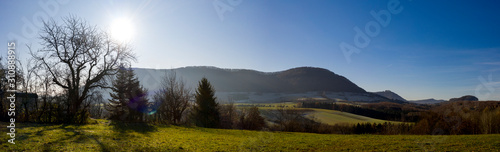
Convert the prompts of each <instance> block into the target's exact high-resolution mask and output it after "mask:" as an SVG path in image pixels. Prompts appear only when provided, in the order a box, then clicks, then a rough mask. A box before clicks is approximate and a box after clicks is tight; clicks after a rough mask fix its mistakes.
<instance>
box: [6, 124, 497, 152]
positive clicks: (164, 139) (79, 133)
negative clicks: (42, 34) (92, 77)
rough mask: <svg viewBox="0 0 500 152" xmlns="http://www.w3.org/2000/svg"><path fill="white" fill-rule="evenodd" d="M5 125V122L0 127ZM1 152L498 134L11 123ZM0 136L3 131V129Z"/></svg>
mask: <svg viewBox="0 0 500 152" xmlns="http://www.w3.org/2000/svg"><path fill="white" fill-rule="evenodd" d="M0 124H1V125H2V126H7V124H6V123H0ZM16 125H17V126H18V127H17V128H16V129H17V131H18V132H17V134H16V144H15V145H12V144H10V143H7V142H6V141H7V138H8V137H7V136H6V135H5V134H4V135H3V136H1V137H0V140H1V142H0V151H396V150H397V151H445V150H446V151H457V150H460V151H494V150H498V149H500V135H498V134H494V135H456V136H428V135H330V134H311V133H289V132H265V131H247V130H224V129H206V128H197V127H179V126H163V125H145V124H121V123H118V124H116V123H110V122H109V121H106V120H98V121H96V124H89V125H81V126H78V125H40V124H22V123H18V124H16ZM0 130H1V132H2V133H5V132H6V131H7V129H6V128H5V127H2V128H1V129H0Z"/></svg>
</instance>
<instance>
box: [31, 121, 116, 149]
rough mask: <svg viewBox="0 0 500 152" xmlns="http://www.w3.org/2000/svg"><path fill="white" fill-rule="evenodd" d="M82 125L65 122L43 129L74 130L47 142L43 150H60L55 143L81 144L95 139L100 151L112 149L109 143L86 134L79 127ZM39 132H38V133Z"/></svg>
mask: <svg viewBox="0 0 500 152" xmlns="http://www.w3.org/2000/svg"><path fill="white" fill-rule="evenodd" d="M80 126H81V125H68V124H63V125H61V126H60V127H58V128H50V129H48V130H42V132H43V131H50V130H55V129H62V130H64V131H65V132H72V133H73V134H72V135H66V136H63V137H61V138H59V139H57V140H55V141H52V142H48V143H45V144H44V145H43V151H56V150H58V149H57V147H54V144H60V143H64V142H69V143H71V144H79V143H87V142H89V141H92V140H94V141H95V142H96V143H97V144H98V145H99V147H100V149H101V150H100V151H106V152H107V151H110V148H109V146H108V145H106V144H104V143H102V142H101V141H99V140H98V139H96V138H95V137H94V135H87V134H85V131H84V130H81V129H79V128H80ZM38 133H39V132H37V134H38Z"/></svg>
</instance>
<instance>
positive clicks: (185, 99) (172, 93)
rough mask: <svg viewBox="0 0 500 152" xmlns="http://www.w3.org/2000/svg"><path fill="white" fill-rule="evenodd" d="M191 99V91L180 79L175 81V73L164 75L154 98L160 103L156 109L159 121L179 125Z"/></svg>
mask: <svg viewBox="0 0 500 152" xmlns="http://www.w3.org/2000/svg"><path fill="white" fill-rule="evenodd" d="M191 98H192V94H191V90H190V89H188V88H187V87H186V85H185V82H184V81H182V79H181V80H178V79H177V74H176V72H175V71H172V72H170V73H169V74H165V76H164V78H163V82H162V87H161V89H160V91H158V92H156V94H155V96H154V99H155V101H156V102H160V107H159V108H158V114H159V117H160V120H162V119H163V120H166V121H168V122H169V123H173V124H179V123H180V120H181V119H182V117H183V115H184V111H185V110H186V109H187V108H188V106H189V100H190V99H191Z"/></svg>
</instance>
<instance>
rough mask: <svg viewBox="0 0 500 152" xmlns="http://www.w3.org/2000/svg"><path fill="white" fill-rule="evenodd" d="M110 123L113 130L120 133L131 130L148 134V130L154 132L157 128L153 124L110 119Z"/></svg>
mask: <svg viewBox="0 0 500 152" xmlns="http://www.w3.org/2000/svg"><path fill="white" fill-rule="evenodd" d="M110 125H111V126H113V130H115V131H117V132H120V133H126V132H129V131H133V132H137V133H141V134H148V133H150V132H155V131H157V130H158V129H157V128H156V127H155V126H153V125H150V124H147V123H128V122H121V121H112V122H111V124H110Z"/></svg>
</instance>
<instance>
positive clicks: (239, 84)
mask: <svg viewBox="0 0 500 152" xmlns="http://www.w3.org/2000/svg"><path fill="white" fill-rule="evenodd" d="M132 69H133V70H134V71H135V72H136V75H137V77H138V78H139V80H140V81H141V82H142V84H143V85H144V86H145V87H146V88H150V89H156V88H158V87H159V85H158V84H159V83H161V78H162V77H163V76H164V73H169V72H171V71H176V73H177V75H178V76H179V77H181V78H182V79H183V80H184V81H186V83H187V84H188V86H191V87H194V86H195V85H196V84H197V81H199V80H200V79H201V78H202V77H206V78H207V79H208V80H209V81H210V82H211V83H212V85H213V86H214V88H215V89H216V90H218V91H222V92H274V93H298V92H311V91H331V92H356V93H365V92H366V91H365V90H364V89H362V88H361V87H359V86H357V85H356V84H354V83H353V82H351V81H350V80H349V79H347V78H345V77H344V76H341V75H338V74H335V73H334V72H332V71H330V70H327V69H323V68H317V67H297V68H291V69H287V70H283V71H277V72H261V71H257V70H251V69H223V68H218V67H212V66H189V67H181V68H175V69H148V68H132ZM162 73H163V74H162ZM151 78H152V79H153V81H152V80H149V79H151Z"/></svg>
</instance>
